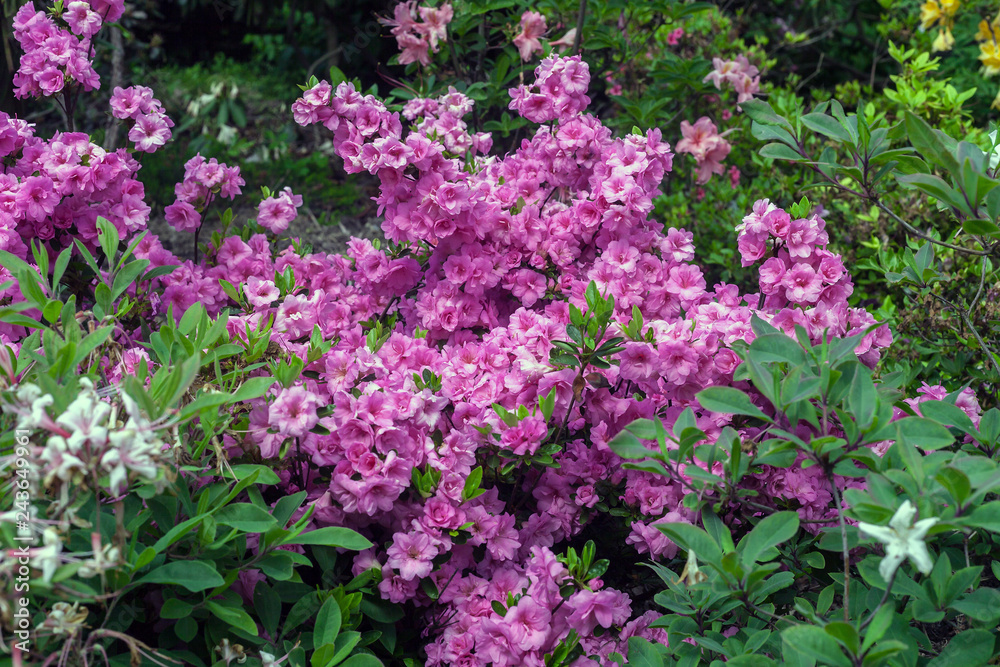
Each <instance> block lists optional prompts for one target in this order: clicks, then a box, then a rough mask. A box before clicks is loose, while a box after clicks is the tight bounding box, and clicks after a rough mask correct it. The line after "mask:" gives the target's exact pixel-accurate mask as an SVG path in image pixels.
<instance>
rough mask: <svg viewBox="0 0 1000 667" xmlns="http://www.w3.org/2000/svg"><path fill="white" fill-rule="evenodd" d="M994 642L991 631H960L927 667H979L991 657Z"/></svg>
mask: <svg viewBox="0 0 1000 667" xmlns="http://www.w3.org/2000/svg"><path fill="white" fill-rule="evenodd" d="M994 643H995V639H994V637H993V633H991V632H988V631H986V630H966V631H965V632H960V633H958V634H957V635H955V636H954V637H952V638H951V641H950V642H948V645H947V646H945V647H944V649H942V650H941V653H940V654H939V655H938V656H937V657H936V658H934V659H933V660H931V661H930V662H929V663H927V667H955V666H956V665H961V666H962V667H981V666H982V665H986V664H987V663H989V661H990V659H991V658H992V657H993V645H994Z"/></svg>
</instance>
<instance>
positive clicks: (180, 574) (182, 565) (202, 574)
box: [134, 560, 226, 593]
mask: <svg viewBox="0 0 1000 667" xmlns="http://www.w3.org/2000/svg"><path fill="white" fill-rule="evenodd" d="M134 583H137V584H170V585H172V586H183V587H184V588H186V589H188V590H189V591H191V592H192V593H197V592H198V591H204V590H206V589H209V588H215V587H216V586H221V585H223V584H224V583H226V582H225V580H224V579H223V578H222V576H221V575H219V573H218V572H217V571H216V570H215V568H214V567H212V565H210V564H209V563H207V562H205V561H201V560H184V561H173V562H170V563H167V564H166V565H161V566H160V567H158V568H156V569H155V570H153V571H151V572H150V573H148V574H147V575H145V576H144V577H142V578H141V579H139V580H138V581H136V582H134Z"/></svg>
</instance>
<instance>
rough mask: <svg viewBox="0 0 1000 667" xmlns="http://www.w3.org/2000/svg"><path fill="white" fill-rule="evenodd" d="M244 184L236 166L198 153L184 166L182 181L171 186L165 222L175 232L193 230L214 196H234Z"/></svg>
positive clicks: (240, 191) (199, 224)
mask: <svg viewBox="0 0 1000 667" xmlns="http://www.w3.org/2000/svg"><path fill="white" fill-rule="evenodd" d="M244 185H246V182H245V181H244V180H243V178H242V177H240V168H239V167H227V166H226V165H225V164H222V163H220V162H219V161H218V160H216V159H215V158H211V159H210V160H206V159H205V158H203V157H202V156H201V154H198V155H196V156H195V157H193V158H191V159H190V160H188V161H187V163H186V164H185V165H184V180H183V181H182V182H181V183H178V184H177V185H176V186H175V187H174V194H175V195H176V196H177V200H176V201H175V202H174V203H173V204H170V205H169V206H167V207H166V209H165V213H166V219H167V222H168V223H170V225H171V226H172V227H174V228H175V229H177V230H179V231H187V232H190V231H194V230H196V229H198V228H199V227H201V214H202V212H203V211H204V210H205V209H206V208H208V206H209V204H211V203H212V200H213V199H214V198H215V197H216V196H219V197H224V198H227V199H235V198H236V195H238V194H242V192H243V191H242V190H241V189H240V188H241V187H242V186H244Z"/></svg>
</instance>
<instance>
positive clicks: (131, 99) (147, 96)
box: [111, 86, 174, 153]
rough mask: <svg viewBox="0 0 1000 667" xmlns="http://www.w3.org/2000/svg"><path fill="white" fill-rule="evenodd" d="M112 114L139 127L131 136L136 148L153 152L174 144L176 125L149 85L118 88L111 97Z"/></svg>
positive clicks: (131, 131) (132, 131) (130, 132)
mask: <svg viewBox="0 0 1000 667" xmlns="http://www.w3.org/2000/svg"><path fill="white" fill-rule="evenodd" d="M111 113H112V115H113V116H114V117H115V118H118V119H120V120H125V119H131V120H133V121H135V125H133V126H132V129H131V130H130V131H129V133H128V138H129V141H131V142H133V143H134V144H135V149H136V150H138V151H143V152H144V153H152V152H154V151H155V150H156V149H158V148H160V147H161V146H163V145H164V144H166V143H167V142H168V141H170V128H172V127H173V126H174V122H173V121H172V120H170V118H168V117H167V114H166V112H165V111H164V110H163V106H162V105H161V104H160V100H158V99H156V98H155V97H153V91H152V89H150V88H147V87H145V86H130V87H128V88H121V87H120V86H119V87H116V88H115V90H114V93H113V94H112V95H111Z"/></svg>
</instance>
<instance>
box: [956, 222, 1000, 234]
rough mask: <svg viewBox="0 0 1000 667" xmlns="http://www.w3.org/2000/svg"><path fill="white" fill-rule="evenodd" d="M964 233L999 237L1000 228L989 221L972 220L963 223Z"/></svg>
mask: <svg viewBox="0 0 1000 667" xmlns="http://www.w3.org/2000/svg"><path fill="white" fill-rule="evenodd" d="M962 231H964V232H965V233H966V234H982V235H984V236H997V235H998V234H1000V227H998V226H997V225H996V224H995V223H993V222H990V221H989V220H981V219H971V220H966V221H964V222H963V223H962Z"/></svg>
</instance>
